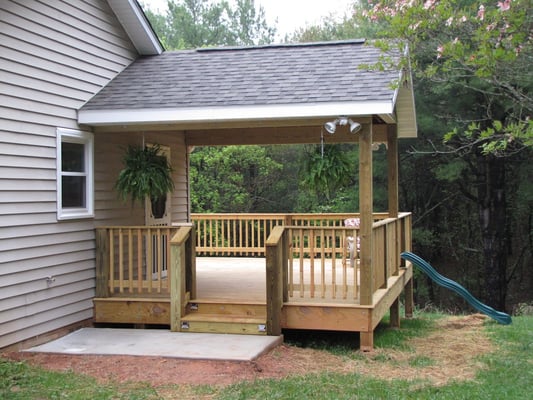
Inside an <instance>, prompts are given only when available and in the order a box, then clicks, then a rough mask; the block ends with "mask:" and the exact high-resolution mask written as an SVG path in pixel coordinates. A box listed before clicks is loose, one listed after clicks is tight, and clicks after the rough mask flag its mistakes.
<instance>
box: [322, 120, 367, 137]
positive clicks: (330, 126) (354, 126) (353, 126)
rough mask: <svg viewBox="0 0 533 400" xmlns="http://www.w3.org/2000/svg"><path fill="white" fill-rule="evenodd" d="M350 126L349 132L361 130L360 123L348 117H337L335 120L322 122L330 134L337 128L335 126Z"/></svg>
mask: <svg viewBox="0 0 533 400" xmlns="http://www.w3.org/2000/svg"><path fill="white" fill-rule="evenodd" d="M344 125H349V126H350V133H357V132H359V131H360V130H361V124H360V123H359V122H354V121H352V120H351V119H350V118H348V117H339V118H337V119H336V120H335V121H330V122H326V123H325V124H324V129H325V130H326V132H327V133H329V134H330V135H333V134H334V133H335V131H336V130H337V126H344Z"/></svg>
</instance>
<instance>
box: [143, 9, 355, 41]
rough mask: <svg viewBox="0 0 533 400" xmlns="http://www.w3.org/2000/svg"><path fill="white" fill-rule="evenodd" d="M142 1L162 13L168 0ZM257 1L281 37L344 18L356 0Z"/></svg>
mask: <svg viewBox="0 0 533 400" xmlns="http://www.w3.org/2000/svg"><path fill="white" fill-rule="evenodd" d="M141 1H142V2H143V3H144V4H147V5H148V6H149V7H150V8H151V9H152V10H153V11H159V13H160V14H163V13H164V12H165V11H166V4H167V0H141ZM255 3H256V5H261V6H263V8H264V10H265V16H266V20H267V21H268V23H269V24H270V25H271V26H274V25H276V27H277V30H278V39H279V38H283V37H285V34H290V33H292V32H294V31H295V30H296V29H298V28H303V27H305V26H307V25H314V24H317V23H319V22H320V20H321V18H323V17H327V16H330V15H333V16H334V17H335V18H338V19H339V20H340V19H342V17H343V16H344V14H346V13H348V12H349V10H350V5H351V4H353V3H354V0H255ZM276 19H277V24H275V21H276Z"/></svg>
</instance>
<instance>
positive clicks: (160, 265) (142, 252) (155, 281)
mask: <svg viewBox="0 0 533 400" xmlns="http://www.w3.org/2000/svg"><path fill="white" fill-rule="evenodd" d="M177 229H178V228H174V227H152V226H119V227H117V226H115V227H99V228H97V229H96V296H97V297H110V296H121V295H122V296H135V295H137V296H139V295H152V296H158V295H159V296H168V295H169V293H170V290H169V285H168V279H167V278H168V274H169V273H170V268H169V263H170V238H171V237H172V236H173V235H174V234H175V233H176V231H177Z"/></svg>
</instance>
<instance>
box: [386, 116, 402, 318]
mask: <svg viewBox="0 0 533 400" xmlns="http://www.w3.org/2000/svg"><path fill="white" fill-rule="evenodd" d="M387 148H388V150H387V164H388V191H389V218H398V215H399V201H398V136H397V126H396V125H389V126H388V127H387ZM398 226H399V224H398V221H396V224H395V225H394V227H395V228H396V229H395V232H394V241H395V243H394V248H395V249H394V252H395V254H392V257H393V260H394V261H393V262H394V266H393V271H394V274H395V275H397V274H398V271H399V269H398V268H399V266H400V263H401V258H400V246H399V243H400V238H399V237H398V234H399V231H398ZM389 311H390V324H391V326H392V327H394V328H399V327H400V300H399V299H398V298H397V299H396V300H395V301H394V302H393V303H392V305H391V307H390V310H389Z"/></svg>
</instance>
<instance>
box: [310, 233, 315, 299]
mask: <svg viewBox="0 0 533 400" xmlns="http://www.w3.org/2000/svg"><path fill="white" fill-rule="evenodd" d="M314 232H315V231H314V230H310V231H309V259H310V261H311V265H310V271H309V272H310V275H311V276H310V280H311V282H310V284H311V286H310V289H309V290H310V295H311V298H314V297H315V235H314Z"/></svg>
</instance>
